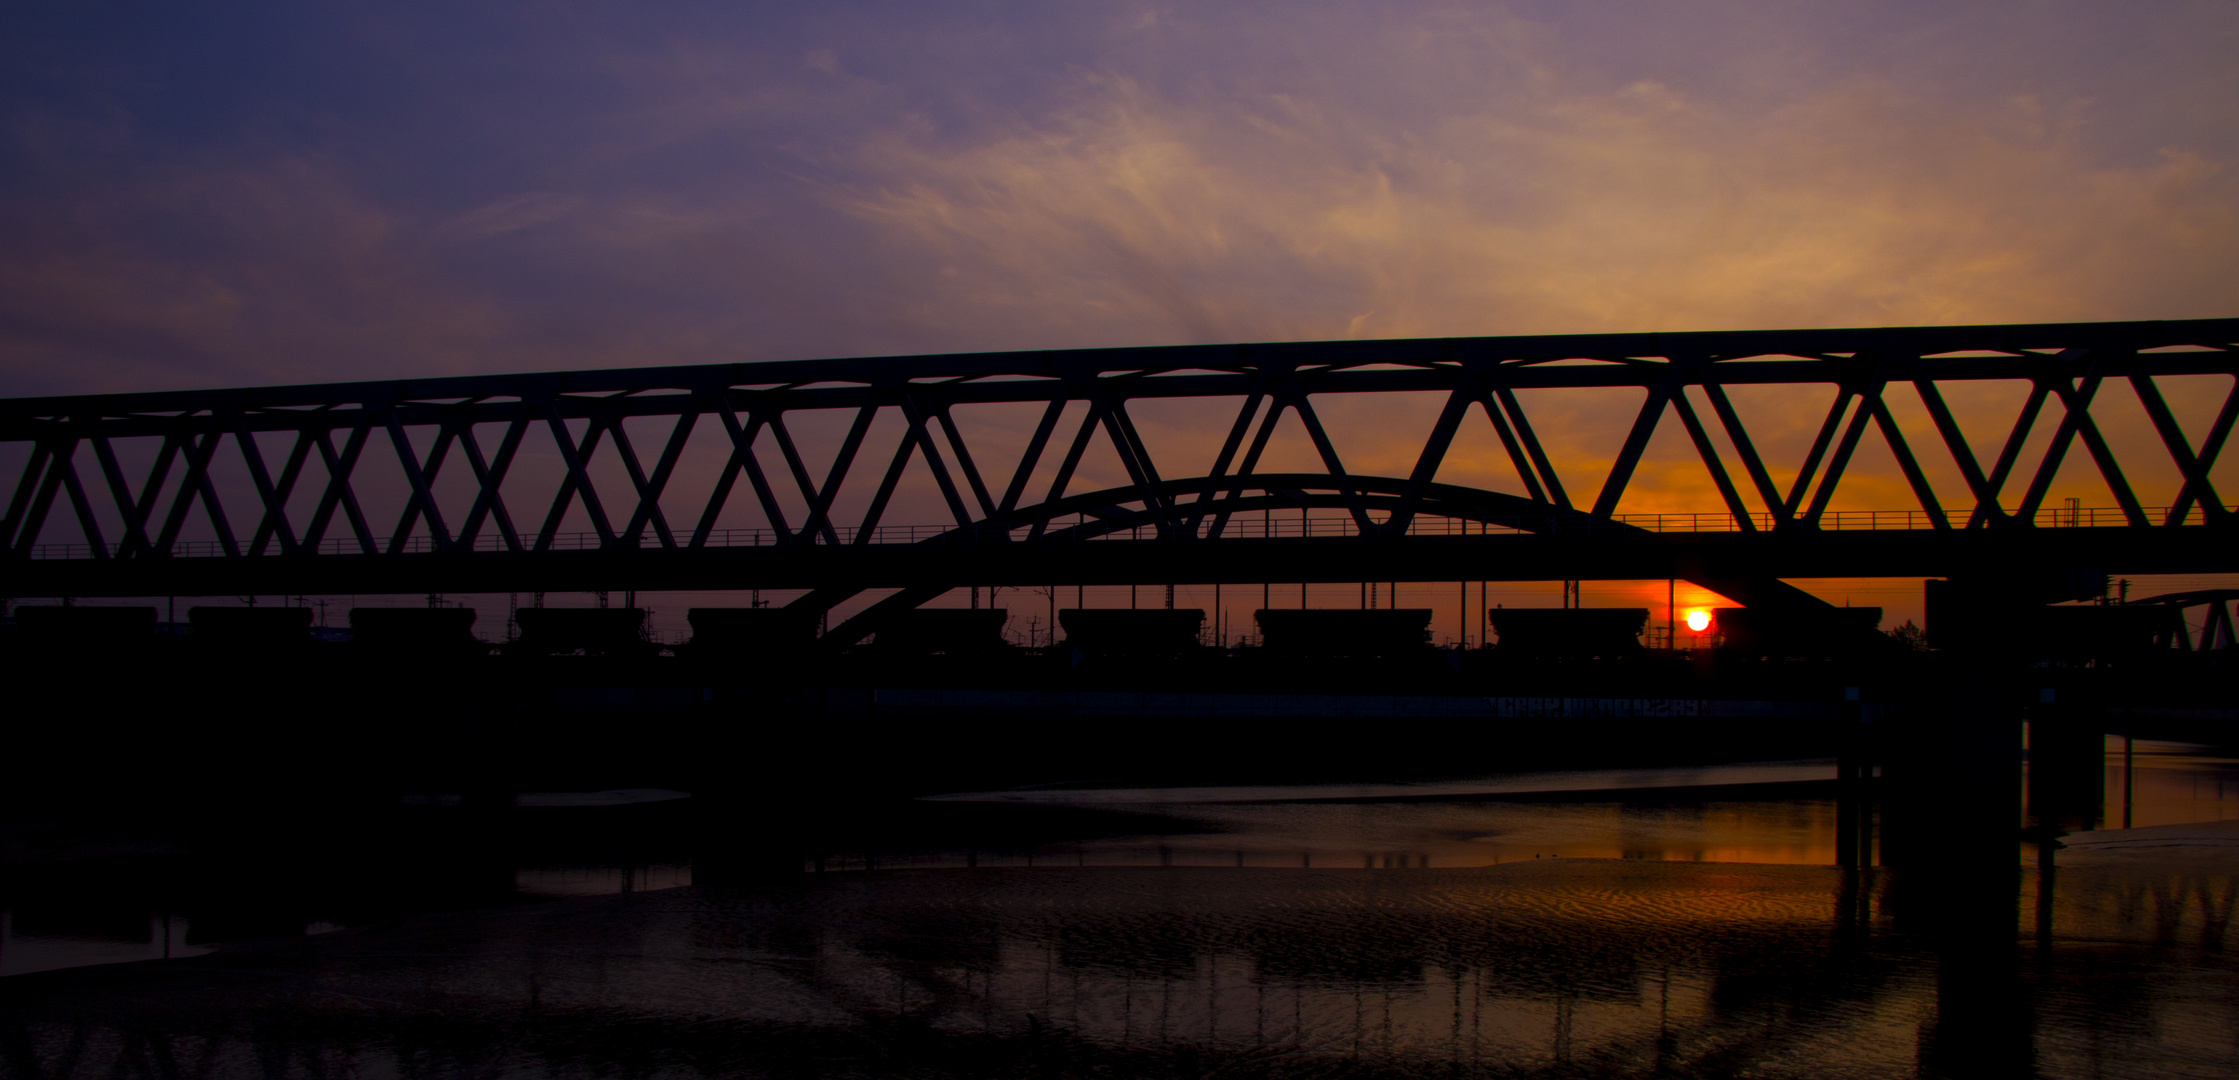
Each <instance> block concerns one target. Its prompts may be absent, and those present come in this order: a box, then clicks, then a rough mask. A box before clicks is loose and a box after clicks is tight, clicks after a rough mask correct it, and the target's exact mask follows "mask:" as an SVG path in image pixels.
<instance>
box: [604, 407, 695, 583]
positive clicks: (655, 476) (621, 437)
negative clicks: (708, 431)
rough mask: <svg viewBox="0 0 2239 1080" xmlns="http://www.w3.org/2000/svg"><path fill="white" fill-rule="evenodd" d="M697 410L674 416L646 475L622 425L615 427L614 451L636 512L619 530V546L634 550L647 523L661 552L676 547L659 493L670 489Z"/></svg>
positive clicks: (689, 410)
mask: <svg viewBox="0 0 2239 1080" xmlns="http://www.w3.org/2000/svg"><path fill="white" fill-rule="evenodd" d="M699 419H700V411H699V409H698V408H697V407H695V408H691V409H687V410H685V411H684V412H682V413H680V414H678V415H677V418H676V426H674V427H672V428H670V429H669V439H668V443H667V444H666V445H664V446H663V447H662V448H661V456H660V458H659V459H658V460H656V461H655V462H654V463H653V473H652V475H651V476H648V475H646V473H645V471H644V470H643V469H641V468H639V467H638V459H637V451H636V450H635V449H633V448H632V447H631V446H630V441H629V436H628V434H627V433H626V432H625V431H624V430H623V425H621V424H616V425H615V426H614V448H615V449H616V450H618V451H620V452H621V454H622V467H623V468H624V469H626V470H627V471H628V472H629V474H630V483H631V484H633V485H635V486H636V488H637V490H638V503H637V509H636V510H634V511H632V512H631V513H630V524H629V527H628V528H626V529H624V530H622V542H623V543H624V544H626V545H629V546H631V547H636V546H637V544H638V541H639V539H640V538H641V537H643V536H644V534H645V527H646V525H647V524H648V523H650V524H651V525H652V526H653V535H655V536H657V537H659V538H660V540H661V546H662V547H664V548H673V547H675V546H676V537H675V536H674V535H672V534H671V533H670V532H669V523H668V519H667V518H666V517H665V516H663V515H662V513H661V492H662V491H664V490H666V489H667V488H668V485H669V474H671V473H673V472H675V471H676V459H677V456H678V455H679V454H682V453H683V452H684V440H685V439H687V438H690V437H691V435H692V426H693V425H694V424H696V423H698V422H699Z"/></svg>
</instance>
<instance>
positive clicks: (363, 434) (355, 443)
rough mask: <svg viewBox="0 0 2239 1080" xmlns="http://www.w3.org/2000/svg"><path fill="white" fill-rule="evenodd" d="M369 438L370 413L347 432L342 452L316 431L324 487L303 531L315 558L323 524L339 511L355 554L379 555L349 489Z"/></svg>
mask: <svg viewBox="0 0 2239 1080" xmlns="http://www.w3.org/2000/svg"><path fill="white" fill-rule="evenodd" d="M372 434H373V416H372V413H371V412H370V411H368V412H366V413H365V414H364V415H362V416H360V417H359V418H358V422H357V424H356V425H354V426H352V427H351V429H350V437H349V438H348V439H345V440H343V443H342V452H341V453H339V454H338V453H336V452H335V450H334V439H333V433H332V431H330V430H328V429H325V428H322V429H320V430H319V434H318V439H319V460H320V463H321V464H323V465H325V466H326V470H327V487H326V491H324V492H323V493H321V494H320V496H319V505H318V508H317V509H316V510H314V511H312V513H311V523H310V524H309V525H308V526H306V527H305V528H304V530H303V546H304V547H305V548H306V549H308V550H309V551H311V552H312V553H313V554H316V553H317V552H318V550H319V544H320V542H321V541H323V540H324V539H325V538H326V531H327V524H328V523H329V522H330V521H332V520H333V518H334V511H335V509H336V508H337V507H339V508H341V510H342V513H343V516H344V517H345V518H346V519H348V521H349V522H350V533H351V535H352V536H353V537H355V538H356V539H357V542H358V553H359V554H361V555H375V554H379V553H380V551H381V546H380V544H378V543H376V542H375V541H374V539H373V529H372V528H371V527H370V526H368V525H367V524H366V520H365V511H364V510H362V509H360V508H359V506H358V495H357V492H356V491H354V490H352V488H351V487H350V474H351V473H353V472H355V471H357V467H358V458H359V457H360V456H361V455H362V454H363V453H364V452H365V444H366V440H367V439H368V438H370V437H371V436H372Z"/></svg>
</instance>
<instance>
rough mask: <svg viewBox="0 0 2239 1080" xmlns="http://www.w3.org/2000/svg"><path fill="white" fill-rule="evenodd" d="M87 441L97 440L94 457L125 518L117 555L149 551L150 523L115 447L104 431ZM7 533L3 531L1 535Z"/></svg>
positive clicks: (0, 541) (126, 556)
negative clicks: (119, 460) (134, 493)
mask: <svg viewBox="0 0 2239 1080" xmlns="http://www.w3.org/2000/svg"><path fill="white" fill-rule="evenodd" d="M86 441H87V442H89V443H91V444H93V457H94V460H95V461H97V462H99V463H100V465H101V478H102V480H103V481H104V482H106V483H107V484H108V486H109V498H110V500H111V501H113V502H115V503H116V506H117V516H118V517H119V518H121V519H122V520H123V522H124V536H123V538H122V539H120V540H118V541H117V555H118V556H119V557H121V558H130V557H132V556H133V555H136V554H143V553H145V552H147V551H148V550H149V548H150V546H151V545H150V544H149V543H148V523H147V520H146V518H145V516H144V515H142V514H141V513H140V512H139V506H138V504H137V501H136V500H135V499H133V497H132V485H131V484H129V483H127V482H126V481H125V478H124V469H123V468H122V467H121V466H119V465H118V463H117V452H116V450H115V448H114V447H111V446H110V445H109V440H108V438H107V437H105V436H102V435H100V434H94V435H91V436H89V437H88V438H87V439H86ZM5 535H6V534H5V533H0V537H4V536H5ZM5 546H6V543H5V541H4V540H0V548H4V547H5Z"/></svg>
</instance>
